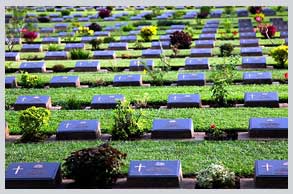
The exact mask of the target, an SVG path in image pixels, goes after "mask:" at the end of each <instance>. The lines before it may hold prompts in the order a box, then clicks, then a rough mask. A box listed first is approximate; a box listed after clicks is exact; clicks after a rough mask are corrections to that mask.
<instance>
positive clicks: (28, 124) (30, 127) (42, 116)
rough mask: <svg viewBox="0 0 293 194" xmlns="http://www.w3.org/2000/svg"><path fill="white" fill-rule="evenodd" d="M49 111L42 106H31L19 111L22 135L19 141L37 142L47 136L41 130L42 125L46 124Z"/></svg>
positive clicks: (49, 114)
mask: <svg viewBox="0 0 293 194" xmlns="http://www.w3.org/2000/svg"><path fill="white" fill-rule="evenodd" d="M50 116H51V112H50V111H49V110H48V109H45V108H42V107H39V108H37V107H35V106H32V107H30V108H28V109H26V110H23V111H21V112H20V116H19V127H20V129H21V133H22V136H21V138H20V142H38V141H41V140H44V139H45V138H46V137H47V136H46V134H45V133H44V132H43V131H42V130H41V129H42V126H45V125H48V123H49V119H50Z"/></svg>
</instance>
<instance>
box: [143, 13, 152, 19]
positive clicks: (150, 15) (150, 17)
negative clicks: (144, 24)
mask: <svg viewBox="0 0 293 194" xmlns="http://www.w3.org/2000/svg"><path fill="white" fill-rule="evenodd" d="M144 19H146V20H152V19H153V15H152V14H146V15H145V16H144Z"/></svg>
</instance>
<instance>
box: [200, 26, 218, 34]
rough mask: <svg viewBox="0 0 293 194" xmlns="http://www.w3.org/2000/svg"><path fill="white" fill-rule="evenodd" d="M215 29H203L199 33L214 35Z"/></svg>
mask: <svg viewBox="0 0 293 194" xmlns="http://www.w3.org/2000/svg"><path fill="white" fill-rule="evenodd" d="M217 30H218V29H217V28H207V27H204V28H203V29H202V31H201V33H203V34H216V33H217Z"/></svg>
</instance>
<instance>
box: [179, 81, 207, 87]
mask: <svg viewBox="0 0 293 194" xmlns="http://www.w3.org/2000/svg"><path fill="white" fill-rule="evenodd" d="M205 84H206V81H205V80H184V81H183V80H182V81H181V80H180V81H177V85H178V86H204V85H205Z"/></svg>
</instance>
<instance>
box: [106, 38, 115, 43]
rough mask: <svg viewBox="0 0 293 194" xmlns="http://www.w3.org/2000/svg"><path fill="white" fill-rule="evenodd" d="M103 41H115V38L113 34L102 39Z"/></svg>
mask: <svg viewBox="0 0 293 194" xmlns="http://www.w3.org/2000/svg"><path fill="white" fill-rule="evenodd" d="M103 42H104V43H110V42H115V38H114V37H113V36H108V37H105V38H104V39H103Z"/></svg>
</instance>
